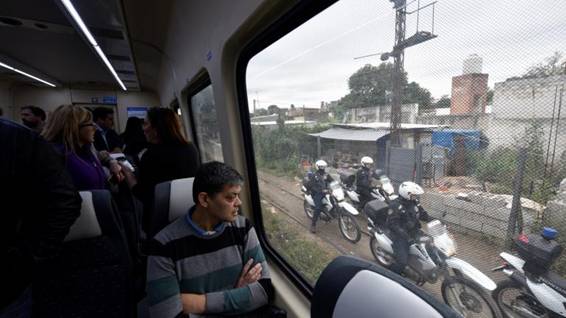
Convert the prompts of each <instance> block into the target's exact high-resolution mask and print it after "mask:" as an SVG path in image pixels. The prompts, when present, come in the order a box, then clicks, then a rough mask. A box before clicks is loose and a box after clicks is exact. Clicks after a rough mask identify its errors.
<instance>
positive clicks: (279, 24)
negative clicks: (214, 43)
mask: <svg viewBox="0 0 566 318" xmlns="http://www.w3.org/2000/svg"><path fill="white" fill-rule="evenodd" d="M337 1H338V0H323V1H315V0H306V1H301V2H299V3H298V4H297V5H295V6H294V7H293V8H291V9H290V10H289V11H288V12H286V13H285V14H283V15H282V17H280V18H279V19H277V20H276V21H275V22H273V23H272V24H271V25H269V26H267V27H266V28H265V29H264V30H263V31H262V32H260V33H259V34H258V35H257V36H255V37H254V38H253V39H252V40H251V41H250V42H248V44H247V45H246V46H245V47H244V49H243V50H242V51H241V54H240V56H239V57H238V60H237V64H236V89H237V96H238V107H239V112H240V124H241V128H242V134H243V137H244V154H245V157H246V159H247V160H246V168H247V171H248V186H249V188H250V196H251V205H252V214H253V218H254V221H255V222H254V227H255V228H256V232H257V235H258V238H259V241H260V243H261V246H262V247H263V250H264V252H265V253H266V254H267V255H268V256H269V257H270V258H271V260H273V262H274V263H275V264H277V265H278V267H279V268H280V270H281V271H282V272H283V273H284V274H285V276H287V278H289V279H290V280H291V281H292V282H293V283H294V284H295V286H296V287H297V288H298V289H299V290H300V291H301V292H302V293H303V295H304V296H305V297H306V298H307V299H308V300H309V301H310V300H312V295H313V291H314V286H311V285H310V284H309V283H308V281H307V280H306V279H305V278H304V277H303V276H302V274H300V273H299V272H298V271H297V270H296V269H295V268H294V267H293V266H292V265H291V264H289V262H288V261H287V260H286V259H285V258H284V256H283V255H281V254H279V252H278V251H277V250H276V249H275V248H274V247H273V246H271V244H270V243H269V240H268V239H267V235H266V233H265V228H264V226H263V216H262V209H261V198H260V192H259V183H258V176H257V170H256V169H257V168H256V163H255V152H254V148H253V137H252V126H251V120H250V116H249V105H248V94H247V83H246V70H247V67H248V63H249V61H250V60H251V59H252V58H253V57H254V56H255V55H257V54H259V53H260V52H261V51H263V50H264V49H265V48H267V47H268V46H270V45H271V44H273V43H275V42H277V41H278V40H280V39H281V38H283V37H284V36H285V35H287V34H288V33H290V32H292V31H294V30H295V29H296V28H298V27H299V26H301V25H302V24H303V23H305V22H307V21H308V20H310V19H312V18H313V17H315V16H316V15H318V14H319V13H321V12H322V11H324V10H325V9H327V8H328V7H330V6H331V5H332V4H334V3H336V2H337Z"/></svg>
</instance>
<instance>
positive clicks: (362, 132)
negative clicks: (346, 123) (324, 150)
mask: <svg viewBox="0 0 566 318" xmlns="http://www.w3.org/2000/svg"><path fill="white" fill-rule="evenodd" d="M388 134H389V131H387V130H375V129H347V128H340V127H332V128H330V129H328V130H325V131H323V132H320V133H316V134H309V135H311V136H314V137H320V138H326V139H335V140H352V141H376V140H378V139H379V138H381V137H383V136H386V135H388Z"/></svg>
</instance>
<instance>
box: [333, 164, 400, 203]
mask: <svg viewBox="0 0 566 318" xmlns="http://www.w3.org/2000/svg"><path fill="white" fill-rule="evenodd" d="M374 178H375V179H377V180H378V183H379V185H378V186H374V187H372V188H371V190H370V195H371V200H379V201H385V202H389V200H394V199H395V198H396V197H397V196H396V195H395V194H394V192H395V189H394V188H393V184H392V183H391V180H390V179H389V178H388V177H387V176H386V175H385V174H382V173H381V171H380V170H376V171H375V173H374ZM354 179H355V176H354V175H352V174H347V173H345V172H342V173H340V180H341V181H342V187H343V188H344V190H345V191H346V195H347V196H348V199H350V201H351V202H352V204H353V205H354V207H356V209H358V210H359V211H362V210H363V208H364V207H363V206H361V203H360V194H359V193H358V192H357V191H356V186H355V185H354V181H355V180H354Z"/></svg>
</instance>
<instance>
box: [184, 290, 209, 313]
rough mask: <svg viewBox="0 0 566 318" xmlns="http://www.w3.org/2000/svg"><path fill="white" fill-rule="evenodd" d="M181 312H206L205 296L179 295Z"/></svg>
mask: <svg viewBox="0 0 566 318" xmlns="http://www.w3.org/2000/svg"><path fill="white" fill-rule="evenodd" d="M181 302H182V303H183V312H184V313H186V314H202V313H203V312H204V311H205V310H206V296H205V295H199V294H181Z"/></svg>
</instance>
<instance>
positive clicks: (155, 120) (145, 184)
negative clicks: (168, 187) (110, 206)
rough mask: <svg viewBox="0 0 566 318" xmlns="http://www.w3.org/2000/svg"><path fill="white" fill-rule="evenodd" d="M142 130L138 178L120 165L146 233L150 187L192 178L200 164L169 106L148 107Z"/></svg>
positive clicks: (151, 207)
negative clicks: (137, 202)
mask: <svg viewBox="0 0 566 318" xmlns="http://www.w3.org/2000/svg"><path fill="white" fill-rule="evenodd" d="M143 132H144V134H145V137H146V139H147V141H148V143H149V146H148V148H147V151H146V152H145V153H144V154H143V156H142V157H141V160H140V164H139V169H138V171H137V172H138V178H136V177H135V176H134V174H133V173H132V172H131V171H130V170H128V169H126V168H125V167H123V168H124V171H125V176H126V182H127V183H128V185H129V186H130V187H131V188H132V191H133V193H134V195H135V196H136V197H137V198H138V199H140V200H141V201H142V202H143V205H144V214H143V229H144V231H145V232H146V233H148V234H150V235H153V234H155V233H149V230H150V227H149V225H150V222H151V218H152V215H151V214H152V210H153V197H154V189H155V186H156V185H157V184H158V183H161V182H164V181H170V180H175V179H180V178H189V177H194V175H195V173H196V170H197V169H198V167H199V165H200V159H199V154H198V150H197V148H196V147H195V146H194V145H193V144H192V143H190V142H189V141H188V140H187V139H186V138H185V136H184V135H183V131H182V129H181V123H180V122H179V119H178V117H177V114H175V113H174V112H173V110H171V109H169V108H152V109H150V110H149V111H148V112H147V116H146V118H145V120H144V123H143Z"/></svg>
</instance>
